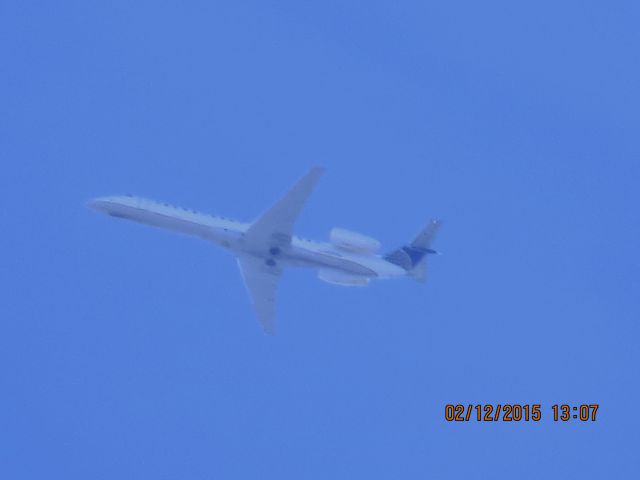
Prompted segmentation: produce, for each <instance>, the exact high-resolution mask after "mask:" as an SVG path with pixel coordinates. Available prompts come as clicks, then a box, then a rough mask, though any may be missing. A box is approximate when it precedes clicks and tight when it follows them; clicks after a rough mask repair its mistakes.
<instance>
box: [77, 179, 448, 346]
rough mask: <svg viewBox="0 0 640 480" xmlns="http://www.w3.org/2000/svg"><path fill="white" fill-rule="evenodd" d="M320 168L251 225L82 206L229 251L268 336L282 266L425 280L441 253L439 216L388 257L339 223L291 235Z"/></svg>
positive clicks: (335, 276)
mask: <svg viewBox="0 0 640 480" xmlns="http://www.w3.org/2000/svg"><path fill="white" fill-rule="evenodd" d="M323 172H324V169H323V168H321V167H313V168H311V169H310V170H309V171H308V172H307V174H306V175H304V176H303V177H302V178H301V179H300V180H299V181H298V182H297V183H296V184H294V185H293V187H292V188H291V189H290V190H289V191H288V192H287V193H286V194H285V195H284V197H282V198H281V199H280V200H279V201H277V202H276V203H275V204H274V205H273V206H272V207H271V208H269V209H268V210H267V211H266V212H265V213H263V214H262V215H261V216H259V217H258V218H257V219H256V220H254V221H253V222H252V223H241V222H237V221H234V220H231V219H228V218H225V217H219V216H214V215H209V214H206V213H201V212H197V211H195V210H190V209H185V208H181V207H176V206H173V205H170V204H168V203H161V202H156V201H153V200H148V199H145V198H141V197H136V196H132V195H117V196H106V197H99V198H95V199H93V200H91V201H89V202H88V204H87V206H89V207H90V208H92V209H95V210H97V211H99V212H103V213H106V214H108V215H110V216H112V217H118V218H125V219H128V220H133V221H136V222H139V223H143V224H147V225H152V226H155V227H160V228H164V229H167V230H173V231H176V232H180V233H184V234H189V235H194V236H197V237H201V238H203V239H205V240H207V241H210V242H213V243H215V244H217V245H219V246H221V247H223V248H225V249H228V250H230V251H231V252H232V253H233V254H234V255H235V256H236V257H237V261H238V266H239V267H240V272H241V274H242V277H243V279H244V283H245V285H246V288H247V291H248V293H249V296H250V297H251V300H252V303H253V306H254V308H255V311H256V315H257V317H258V320H259V321H260V323H261V324H262V327H263V329H264V331H265V333H267V334H274V333H275V331H276V323H275V296H276V289H277V285H278V280H279V279H280V276H281V274H282V270H283V267H288V266H293V267H308V268H313V269H316V270H317V271H318V278H320V280H323V281H325V282H329V283H333V284H337V285H343V286H366V285H367V284H368V283H369V281H370V280H371V279H387V278H401V277H409V278H413V279H415V280H417V281H422V282H424V280H425V275H426V258H427V255H429V254H436V253H438V252H437V251H436V250H433V249H432V248H431V243H432V241H433V239H434V237H435V235H436V233H437V232H438V230H439V228H440V226H441V222H440V221H439V220H431V221H430V222H429V223H428V224H427V225H426V226H425V227H424V228H423V229H422V230H421V231H420V233H419V234H418V235H417V236H416V237H415V238H414V239H413V241H412V242H411V243H409V244H407V245H404V246H402V247H400V248H398V249H396V250H393V251H391V252H389V253H387V254H386V255H380V254H378V251H379V249H380V242H378V241H377V240H375V239H373V238H371V237H368V236H365V235H362V234H360V233H356V232H352V231H349V230H345V229H343V228H333V229H332V230H331V231H330V233H329V241H328V242H317V241H311V240H306V239H303V238H301V237H298V236H295V235H294V234H293V226H294V224H295V222H296V219H297V218H298V215H299V214H300V211H301V210H302V207H303V206H304V204H305V202H306V200H307V198H308V197H309V195H310V194H311V192H312V191H313V189H314V188H315V186H316V184H317V182H318V179H319V178H320V176H321V175H322V173H323Z"/></svg>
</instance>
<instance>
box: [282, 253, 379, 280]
mask: <svg viewBox="0 0 640 480" xmlns="http://www.w3.org/2000/svg"><path fill="white" fill-rule="evenodd" d="M285 261H286V262H287V263H289V264H291V265H293V266H301V267H312V268H314V267H315V268H325V269H326V268H330V269H335V270H338V271H341V272H346V273H351V274H354V275H362V276H366V277H376V276H377V273H376V272H375V270H372V269H371V268H368V267H366V266H364V265H361V264H360V263H358V262H356V261H354V260H352V259H346V258H340V257H336V256H334V255H331V254H328V253H323V252H313V251H309V250H305V249H301V248H293V249H292V250H290V251H289V252H288V254H287V255H286V256H285Z"/></svg>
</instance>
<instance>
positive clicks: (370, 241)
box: [329, 228, 380, 253]
mask: <svg viewBox="0 0 640 480" xmlns="http://www.w3.org/2000/svg"><path fill="white" fill-rule="evenodd" d="M329 241H330V242H331V243H332V244H333V245H335V246H336V247H338V248H340V249H342V250H347V251H349V252H356V253H375V252H377V251H378V249H379V248H380V242H379V241H378V240H376V239H375V238H371V237H367V236H366V235H362V234H361V233H357V232H352V231H350V230H345V229H344V228H332V229H331V232H329Z"/></svg>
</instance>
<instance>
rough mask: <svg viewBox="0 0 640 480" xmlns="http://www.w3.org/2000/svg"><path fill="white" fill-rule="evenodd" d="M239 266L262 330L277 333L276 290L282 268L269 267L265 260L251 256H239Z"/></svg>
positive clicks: (276, 266)
mask: <svg viewBox="0 0 640 480" xmlns="http://www.w3.org/2000/svg"><path fill="white" fill-rule="evenodd" d="M238 266H239V267H240V273H242V278H243V279H244V284H245V286H246V287H247V291H248V292H249V296H250V297H251V302H252V303H253V306H254V308H255V310H256V314H257V316H258V320H260V323H261V324H262V328H264V331H265V333H268V334H271V335H273V334H274V333H276V323H275V301H276V289H277V287H278V279H279V278H280V275H281V273H282V268H281V267H280V266H279V265H277V264H274V265H273V266H269V265H267V264H266V263H265V261H264V260H263V259H261V258H258V257H254V256H250V255H242V256H239V257H238Z"/></svg>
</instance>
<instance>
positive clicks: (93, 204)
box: [85, 197, 107, 211]
mask: <svg viewBox="0 0 640 480" xmlns="http://www.w3.org/2000/svg"><path fill="white" fill-rule="evenodd" d="M106 205H107V201H106V198H105V197H98V198H92V199H91V200H89V201H88V202H87V203H85V206H86V207H87V208H91V209H92V210H98V211H104V210H105V208H106Z"/></svg>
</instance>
